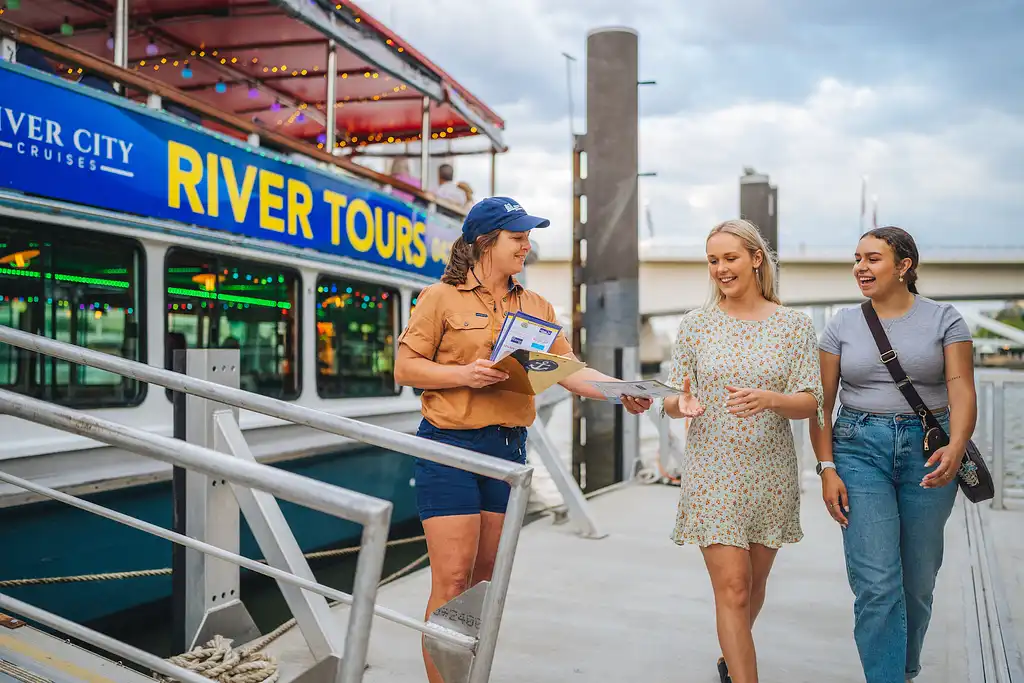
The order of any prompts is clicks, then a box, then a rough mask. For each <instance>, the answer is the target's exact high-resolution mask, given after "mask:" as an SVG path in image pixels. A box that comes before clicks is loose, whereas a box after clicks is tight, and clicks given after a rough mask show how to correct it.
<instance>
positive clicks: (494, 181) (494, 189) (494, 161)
mask: <svg viewBox="0 0 1024 683" xmlns="http://www.w3.org/2000/svg"><path fill="white" fill-rule="evenodd" d="M497 194H498V150H496V149H495V148H494V147H491V196H492V197H494V196H495V195H497Z"/></svg>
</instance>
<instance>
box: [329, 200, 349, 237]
mask: <svg viewBox="0 0 1024 683" xmlns="http://www.w3.org/2000/svg"><path fill="white" fill-rule="evenodd" d="M324 201H325V202H327V203H328V204H330V205H331V244H333V245H334V246H338V245H339V244H341V208H342V207H343V206H345V205H346V204H348V197H346V196H345V195H343V194H338V193H337V192H332V191H331V190H324Z"/></svg>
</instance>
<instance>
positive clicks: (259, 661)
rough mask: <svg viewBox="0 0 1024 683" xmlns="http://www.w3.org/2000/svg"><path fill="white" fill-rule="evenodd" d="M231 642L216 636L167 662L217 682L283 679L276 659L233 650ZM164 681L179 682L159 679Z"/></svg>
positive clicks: (268, 682)
mask: <svg viewBox="0 0 1024 683" xmlns="http://www.w3.org/2000/svg"><path fill="white" fill-rule="evenodd" d="M231 642H232V641H231V640H230V639H228V638H225V637H223V636H214V637H213V640H211V641H209V642H207V643H206V644H205V645H197V646H196V647H194V648H192V649H191V650H189V651H188V652H185V653H183V654H180V655H176V656H174V657H171V658H170V659H168V660H167V661H168V662H170V663H171V664H174V665H176V666H180V667H181V668H183V669H188V670H189V671H193V672H195V673H197V674H199V675H200V676H203V677H205V678H209V679H211V680H214V681H217V682H218V683H276V681H277V680H278V678H279V677H280V673H279V672H278V669H277V660H276V659H274V658H273V657H270V656H268V655H265V654H263V653H261V652H257V651H256V650H255V649H251V648H243V649H233V648H232V647H231ZM158 680H161V681H174V680H176V679H173V678H169V677H166V676H159V677H158Z"/></svg>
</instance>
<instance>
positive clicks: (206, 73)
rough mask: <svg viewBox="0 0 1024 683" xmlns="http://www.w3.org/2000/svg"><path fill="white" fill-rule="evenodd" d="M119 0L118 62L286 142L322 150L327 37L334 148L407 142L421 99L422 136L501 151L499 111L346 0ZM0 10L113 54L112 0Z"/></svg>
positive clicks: (416, 134)
mask: <svg viewBox="0 0 1024 683" xmlns="http://www.w3.org/2000/svg"><path fill="white" fill-rule="evenodd" d="M128 6H129V17H130V24H129V25H130V29H129V33H130V38H129V42H128V68H130V69H136V70H138V71H140V72H145V73H146V74H147V75H148V76H150V77H151V78H155V79H157V80H160V81H162V82H164V83H166V84H167V85H170V86H172V87H175V88H177V89H179V90H181V91H183V92H186V93H188V94H189V95H191V96H192V97H194V98H196V99H198V100H201V101H203V102H205V103H207V104H209V105H211V106H213V107H216V108H217V109H218V110H221V111H224V112H228V113H231V114H234V115H235V116H238V117H239V118H243V119H247V120H252V121H254V122H256V123H258V124H260V125H261V126H263V127H266V128H269V129H271V130H275V131H277V132H279V133H281V134H283V135H286V136H288V137H290V138H293V139H297V140H302V141H306V142H309V143H312V144H315V145H317V146H319V147H321V148H322V147H323V144H324V141H325V138H324V122H325V120H326V119H325V116H326V112H325V109H326V106H325V101H326V99H327V79H326V78H324V74H325V73H326V69H327V50H328V44H329V41H330V40H333V41H334V42H335V44H336V45H337V73H336V74H335V78H336V84H337V85H336V93H337V104H336V107H335V110H336V121H337V130H338V140H339V142H338V143H337V144H338V146H339V147H349V148H352V147H363V146H366V145H370V144H398V143H402V142H412V141H418V140H419V139H420V135H421V130H422V111H423V110H422V107H423V97H424V95H426V96H428V97H429V98H430V100H431V105H430V122H431V137H432V138H434V139H440V138H445V139H452V138H461V137H468V136H477V135H483V136H486V137H487V138H488V139H489V141H490V147H491V148H492V149H495V150H497V151H506V150H507V147H506V146H505V144H504V140H503V136H502V131H503V129H504V126H505V123H504V121H503V120H502V119H501V117H499V116H498V115H497V114H496V113H494V112H493V111H492V110H491V109H490V108H489V107H487V106H486V105H485V104H484V103H483V102H482V101H480V99H479V98H477V97H475V96H474V95H473V94H472V93H471V92H469V90H467V89H466V88H465V87H463V86H462V85H460V84H459V83H458V82H456V81H455V79H454V78H452V77H451V76H450V75H449V74H448V73H446V72H445V71H444V70H442V69H441V68H440V67H438V66H437V65H436V64H434V63H433V62H432V61H430V60H429V59H427V58H426V57H425V56H424V55H423V54H422V53H420V52H419V51H418V50H416V49H415V48H414V47H413V46H411V45H410V44H409V43H408V42H407V41H405V40H404V39H402V38H401V37H399V36H398V35H397V34H395V33H394V32H393V31H391V30H390V29H389V28H387V27H386V26H385V25H384V24H382V23H381V22H380V21H378V20H376V19H374V18H373V17H371V16H370V15H368V14H367V13H366V12H364V11H363V10H362V9H361V8H359V7H358V6H357V5H356V4H355V3H352V2H349V1H348V0H341V1H340V2H335V3H330V4H326V3H324V2H322V0H128ZM15 8H16V9H15ZM4 15H5V16H4V19H9V20H11V21H13V22H15V23H17V24H19V25H21V26H25V27H28V28H30V29H33V30H35V31H37V32H39V33H42V34H43V35H45V36H47V37H49V38H51V39H52V40H54V41H56V42H59V43H62V44H65V45H68V46H71V47H75V48H77V49H79V50H82V51H84V52H88V53H91V54H93V55H95V56H97V57H99V58H101V59H104V60H106V61H113V24H114V2H113V0H111V1H108V0H30V1H28V2H26V1H24V0H21V1H20V2H17V1H16V2H11V0H7V11H6V12H4ZM142 96H143V97H144V95H142Z"/></svg>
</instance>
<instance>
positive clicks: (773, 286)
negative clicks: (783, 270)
mask: <svg viewBox="0 0 1024 683" xmlns="http://www.w3.org/2000/svg"><path fill="white" fill-rule="evenodd" d="M720 232H721V233H725V234H727V235H734V236H736V237H738V238H739V239H740V241H741V242H742V243H743V246H744V247H745V248H746V250H747V253H749V254H750V258H754V257H755V256H756V255H757V252H761V265H759V266H758V267H757V269H756V270H755V271H754V278H755V279H756V280H757V286H758V288H759V289H760V290H761V296H763V297H764V298H765V299H767V300H768V301H771V302H772V303H776V304H779V305H782V302H781V301H779V295H778V286H777V282H778V277H777V274H778V262H777V260H776V258H775V254H773V253H772V250H771V249H769V248H768V243H767V242H765V241H764V237H762V236H761V232H760V231H759V230H758V229H757V226H756V225H754V224H753V223H751V222H750V221H748V220H743V219H733V220H729V221H725V222H723V223H719V224H718V225H716V226H715V227H713V228H711V232H709V233H708V239H711V236H712V235H715V234H717V233H720ZM705 243H706V240H705ZM708 279H709V281H710V284H711V288H710V289H711V291H710V292H709V295H708V302H707V306H708V307H709V308H710V307H714V306H717V305H718V304H719V303H721V301H722V299H723V298H724V297H723V295H722V290H721V289H720V288H719V287H718V283H717V282H715V279H714V278H713V277H710V275H709V278H708Z"/></svg>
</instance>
